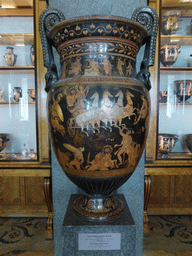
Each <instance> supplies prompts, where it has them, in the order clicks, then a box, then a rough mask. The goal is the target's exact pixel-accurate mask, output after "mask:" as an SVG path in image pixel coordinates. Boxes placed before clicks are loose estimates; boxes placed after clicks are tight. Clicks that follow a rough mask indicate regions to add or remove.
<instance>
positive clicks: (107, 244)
mask: <svg viewBox="0 0 192 256" xmlns="http://www.w3.org/2000/svg"><path fill="white" fill-rule="evenodd" d="M78 248H79V250H80V251H81V250H84V251H88V250H91V251H96V250H100V251H105V250H121V233H96V234H95V233H80V234H78Z"/></svg>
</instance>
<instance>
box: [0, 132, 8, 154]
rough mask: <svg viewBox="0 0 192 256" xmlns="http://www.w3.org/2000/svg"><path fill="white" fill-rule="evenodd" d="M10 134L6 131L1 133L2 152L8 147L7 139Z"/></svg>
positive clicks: (0, 146)
mask: <svg viewBox="0 0 192 256" xmlns="http://www.w3.org/2000/svg"><path fill="white" fill-rule="evenodd" d="M8 135H9V134H6V133H0V152H1V151H2V150H3V149H4V148H5V147H6V143H7V141H9V139H8V138H7V137H8Z"/></svg>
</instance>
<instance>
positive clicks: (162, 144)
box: [158, 133, 178, 158]
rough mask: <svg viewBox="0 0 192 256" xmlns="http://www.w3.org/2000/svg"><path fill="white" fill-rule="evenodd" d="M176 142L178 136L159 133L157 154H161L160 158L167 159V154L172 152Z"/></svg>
mask: <svg viewBox="0 0 192 256" xmlns="http://www.w3.org/2000/svg"><path fill="white" fill-rule="evenodd" d="M177 140H178V136H177V135H176V134H167V133H160V134H159V135H158V152H159V153H161V157H162V158H168V157H169V155H168V153H170V152H171V151H172V150H173V147H174V145H175V143H176V142H177Z"/></svg>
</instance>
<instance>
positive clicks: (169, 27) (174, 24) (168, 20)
mask: <svg viewBox="0 0 192 256" xmlns="http://www.w3.org/2000/svg"><path fill="white" fill-rule="evenodd" d="M180 16H181V11H180V10H169V11H166V12H165V13H163V15H162V20H161V32H162V34H163V35H172V34H176V33H177V31H178V29H179V25H180Z"/></svg>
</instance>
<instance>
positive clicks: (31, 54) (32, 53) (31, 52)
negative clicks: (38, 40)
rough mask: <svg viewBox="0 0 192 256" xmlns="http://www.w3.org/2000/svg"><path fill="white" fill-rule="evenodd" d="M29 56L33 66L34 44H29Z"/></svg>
mask: <svg viewBox="0 0 192 256" xmlns="http://www.w3.org/2000/svg"><path fill="white" fill-rule="evenodd" d="M30 58H31V63H32V65H33V66H34V65H35V50H34V45H32V46H31V49H30Z"/></svg>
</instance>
